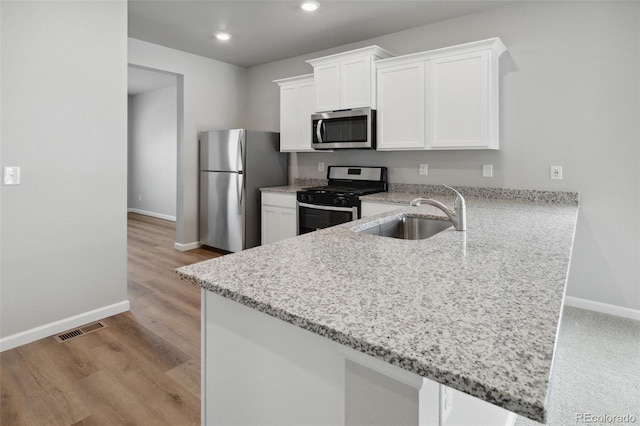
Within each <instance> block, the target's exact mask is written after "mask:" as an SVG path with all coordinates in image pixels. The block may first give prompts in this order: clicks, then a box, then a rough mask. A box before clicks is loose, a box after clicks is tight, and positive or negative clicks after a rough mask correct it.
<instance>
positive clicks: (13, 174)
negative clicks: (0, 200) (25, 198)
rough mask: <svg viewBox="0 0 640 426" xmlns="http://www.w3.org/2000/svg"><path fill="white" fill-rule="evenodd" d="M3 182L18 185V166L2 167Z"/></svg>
mask: <svg viewBox="0 0 640 426" xmlns="http://www.w3.org/2000/svg"><path fill="white" fill-rule="evenodd" d="M4 184H5V185H19V184H20V167H17V166H10V167H5V168H4Z"/></svg>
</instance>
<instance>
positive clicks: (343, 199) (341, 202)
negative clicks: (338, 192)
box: [340, 198, 348, 206]
mask: <svg viewBox="0 0 640 426" xmlns="http://www.w3.org/2000/svg"><path fill="white" fill-rule="evenodd" d="M347 203H348V201H347V199H346V198H342V199H341V200H340V204H342V205H343V206H346V205H347Z"/></svg>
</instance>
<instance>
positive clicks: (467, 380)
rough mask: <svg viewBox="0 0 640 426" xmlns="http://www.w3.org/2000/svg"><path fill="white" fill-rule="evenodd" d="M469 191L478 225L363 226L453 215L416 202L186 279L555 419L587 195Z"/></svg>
mask: <svg viewBox="0 0 640 426" xmlns="http://www.w3.org/2000/svg"><path fill="white" fill-rule="evenodd" d="M407 194H409V193H407ZM376 195H377V194H376ZM412 195H415V194H409V196H412ZM387 196H389V197H393V196H392V195H390V194H387ZM367 197H369V196H367ZM365 198H366V197H365ZM437 198H439V199H441V200H443V201H446V203H447V204H450V203H451V200H450V199H447V198H446V197H437ZM465 198H466V200H467V226H468V230H467V231H466V232H459V231H455V230H453V228H449V229H447V230H445V231H442V232H440V233H439V234H437V235H435V236H433V237H431V238H429V239H426V240H419V241H406V240H398V239H393V238H386V237H379V236H374V235H367V234H364V233H356V232H354V230H358V229H361V228H363V227H366V226H367V224H369V223H371V222H375V221H380V220H385V218H388V217H389V216H390V215H391V216H393V215H397V214H399V213H402V212H412V213H420V214H426V215H433V214H437V215H438V214H441V213H439V212H440V211H439V210H437V209H434V208H433V207H431V206H423V207H410V206H406V205H405V206H399V208H400V210H398V211H394V212H392V213H384V214H381V215H378V216H373V217H369V218H365V219H360V220H358V221H354V222H349V223H347V224H342V225H338V226H335V227H332V228H327V229H324V230H320V231H317V232H313V233H310V234H305V235H301V236H298V237H295V238H289V239H286V240H283V241H279V242H277V243H273V244H269V245H265V246H261V247H256V248H254V249H250V250H246V251H243V252H240V253H235V254H230V255H227V256H223V257H219V258H216V259H212V260H209V261H205V262H202V263H198V264H194V265H189V266H185V267H183V268H180V269H178V270H177V275H178V276H179V277H180V278H182V279H184V280H187V281H191V282H193V283H195V284H197V285H200V286H202V287H203V288H205V289H207V290H210V291H213V292H216V293H218V294H221V295H222V296H225V297H227V298H230V299H233V300H236V301H238V302H240V303H243V304H245V305H247V306H250V307H252V308H254V309H257V310H259V311H262V312H265V313H267V314H269V315H272V316H274V317H277V318H280V319H282V320H284V321H287V322H289V323H292V324H295V325H297V326H300V327H302V328H304V329H307V330H310V331H312V332H314V333H317V334H320V335H322V336H325V337H327V338H330V339H332V340H334V341H336V342H339V343H341V344H344V345H347V346H350V347H352V348H354V349H356V350H359V351H361V352H363V353H366V354H369V355H372V356H374V357H376V358H379V359H381V360H383V361H386V362H388V363H390V364H393V365H396V366H399V367H401V368H404V369H406V370H408V371H411V372H414V373H416V374H419V375H421V376H423V377H426V378H428V379H431V380H434V381H436V382H439V383H442V384H444V385H447V386H450V387H452V388H454V389H457V390H459V391H462V392H466V393H468V394H470V395H472V396H475V397H478V398H480V399H482V400H485V401H488V402H490V403H493V404H496V405H498V406H501V407H504V408H506V409H507V410H509V411H512V412H515V413H517V414H520V415H523V416H525V417H528V418H531V419H533V420H537V421H544V419H545V409H544V406H545V400H546V398H547V388H548V383H549V378H550V373H551V366H552V358H553V352H554V347H555V338H556V331H557V328H558V322H559V319H560V315H561V310H562V300H563V295H564V289H565V282H566V277H567V271H568V266H569V259H570V253H571V247H572V243H573V235H574V229H575V224H576V218H577V211H578V206H577V203H576V202H573V203H559V202H558V203H550V202H545V203H536V202H531V201H522V200H513V199H511V200H505V199H493V200H492V199H486V198H481V197H473V196H470V197H465Z"/></svg>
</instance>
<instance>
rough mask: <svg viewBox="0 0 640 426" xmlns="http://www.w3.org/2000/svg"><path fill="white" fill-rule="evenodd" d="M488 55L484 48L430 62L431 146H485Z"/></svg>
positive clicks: (486, 143)
mask: <svg viewBox="0 0 640 426" xmlns="http://www.w3.org/2000/svg"><path fill="white" fill-rule="evenodd" d="M488 72H489V56H488V53H487V52H486V51H484V52H477V53H475V52H474V53H466V54H460V55H454V56H449V57H446V58H440V59H435V60H433V61H432V65H431V90H430V92H431V93H430V94H431V96H432V104H431V114H430V117H431V123H430V128H431V132H430V143H429V147H430V148H445V149H446V148H488V147H489V145H490V143H489V142H490V141H489V137H488V111H489V107H488V88H489V78H488Z"/></svg>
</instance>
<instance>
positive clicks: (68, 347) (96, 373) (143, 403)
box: [0, 213, 221, 426]
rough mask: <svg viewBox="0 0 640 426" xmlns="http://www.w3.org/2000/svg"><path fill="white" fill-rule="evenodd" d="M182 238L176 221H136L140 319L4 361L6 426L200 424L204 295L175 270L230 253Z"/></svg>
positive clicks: (134, 299) (133, 245)
mask: <svg viewBox="0 0 640 426" xmlns="http://www.w3.org/2000/svg"><path fill="white" fill-rule="evenodd" d="M174 239H175V224H174V223H173V222H169V221H165V220H161V219H155V218H151V217H148V216H142V215H138V214H133V213H129V216H128V260H129V262H128V291H129V300H130V302H131V311H130V312H126V313H123V314H120V315H116V316H113V317H110V318H107V319H105V320H103V321H102V322H103V323H104V324H106V325H107V327H106V328H104V329H101V330H99V331H96V332H94V333H91V334H87V335H84V336H81V337H78V338H75V339H72V340H69V341H66V342H64V343H58V342H57V341H56V340H55V339H54V338H53V337H49V338H46V339H42V340H38V341H36V342H33V343H30V344H28V345H24V346H20V347H18V348H15V349H11V350H8V351H5V352H3V353H2V354H0V392H1V396H2V399H1V400H0V412H1V414H0V424H2V425H3V426H13V425H171V426H174V425H199V424H200V290H199V289H198V288H196V287H194V286H192V285H190V284H187V283H185V282H183V281H180V280H178V279H176V278H175V277H174V269H175V268H177V267H179V266H183V265H187V264H190V263H195V262H199V261H202V260H206V259H209V258H213V257H217V256H220V255H221V253H217V252H214V251H211V250H205V249H196V250H191V251H188V252H180V251H177V250H174V248H173V244H174Z"/></svg>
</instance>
